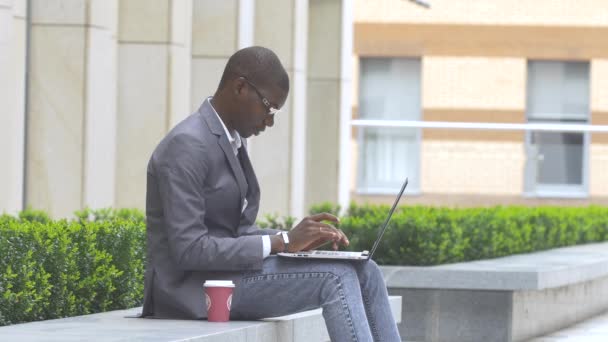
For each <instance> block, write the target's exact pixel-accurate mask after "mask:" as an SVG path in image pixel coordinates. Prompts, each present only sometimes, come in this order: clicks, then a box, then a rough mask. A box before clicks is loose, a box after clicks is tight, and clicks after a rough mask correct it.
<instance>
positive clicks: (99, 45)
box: [83, 0, 118, 208]
mask: <svg viewBox="0 0 608 342" xmlns="http://www.w3.org/2000/svg"><path fill="white" fill-rule="evenodd" d="M87 16H88V25H87V26H86V64H85V73H86V78H85V93H84V97H85V118H84V133H85V136H84V143H85V145H84V153H83V157H84V175H83V177H84V179H83V187H84V188H83V194H84V195H83V204H84V205H85V206H89V207H91V208H103V207H111V206H113V205H114V184H115V181H116V180H115V178H116V177H115V170H116V95H117V92H116V77H117V64H116V52H117V34H116V31H117V26H118V1H117V0H90V2H89V7H88V15H87Z"/></svg>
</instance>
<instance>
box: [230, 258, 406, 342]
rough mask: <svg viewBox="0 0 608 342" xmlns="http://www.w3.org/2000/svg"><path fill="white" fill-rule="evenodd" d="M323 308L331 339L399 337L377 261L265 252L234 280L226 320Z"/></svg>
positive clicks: (383, 339) (353, 339) (395, 339)
mask: <svg viewBox="0 0 608 342" xmlns="http://www.w3.org/2000/svg"><path fill="white" fill-rule="evenodd" d="M316 308H323V318H324V319H325V324H326V325H327V330H328V332H329V336H330V338H331V340H332V341H335V342H338V341H389V342H392V341H401V339H400V337H399V332H398V330H397V325H396V323H395V319H394V318H393V315H392V313H391V310H390V307H389V302H388V292H387V290H386V285H385V283H384V279H383V278H382V273H381V271H380V269H379V268H378V265H376V263H375V262H374V261H372V260H369V261H346V260H335V261H333V260H312V259H308V260H302V259H287V258H280V257H277V256H269V257H268V258H266V260H264V267H263V269H262V270H261V271H257V272H249V273H246V274H244V276H243V278H242V279H240V280H239V281H237V282H236V287H235V290H234V294H233V298H232V310H231V313H230V317H231V319H260V318H266V317H275V316H283V315H288V314H293V313H296V312H300V311H305V310H311V309H316Z"/></svg>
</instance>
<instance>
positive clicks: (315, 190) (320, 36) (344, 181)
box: [306, 0, 353, 208]
mask: <svg viewBox="0 0 608 342" xmlns="http://www.w3.org/2000/svg"><path fill="white" fill-rule="evenodd" d="M352 6H353V4H352V1H349V0H311V1H310V13H309V25H308V26H309V30H308V51H309V54H308V125H307V126H308V128H307V135H306V141H307V149H306V150H307V154H306V165H307V170H306V175H307V178H306V185H307V192H306V206H307V208H309V207H310V205H312V204H316V203H319V202H323V201H330V202H333V203H337V202H339V203H340V204H342V205H343V206H345V205H347V204H348V190H349V179H350V161H349V160H350V159H349V153H348V151H349V150H348V149H349V148H350V131H351V129H350V125H349V123H350V116H351V109H350V108H351V105H350V103H351V98H350V93H351V73H352V70H351V59H352V25H353V22H352Z"/></svg>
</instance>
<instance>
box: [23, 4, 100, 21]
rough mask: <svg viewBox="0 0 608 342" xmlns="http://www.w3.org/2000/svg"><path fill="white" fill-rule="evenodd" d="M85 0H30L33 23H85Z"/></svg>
mask: <svg viewBox="0 0 608 342" xmlns="http://www.w3.org/2000/svg"><path fill="white" fill-rule="evenodd" d="M87 2H88V1H87V0H32V22H33V23H35V24H72V25H74V24H80V25H84V24H86V20H87Z"/></svg>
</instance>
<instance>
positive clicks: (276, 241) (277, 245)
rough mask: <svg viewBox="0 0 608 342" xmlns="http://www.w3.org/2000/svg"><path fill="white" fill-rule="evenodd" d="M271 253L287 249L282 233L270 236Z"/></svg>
mask: <svg viewBox="0 0 608 342" xmlns="http://www.w3.org/2000/svg"><path fill="white" fill-rule="evenodd" d="M270 246H271V248H270V254H277V253H281V252H283V251H285V243H283V237H281V236H280V235H271V236H270Z"/></svg>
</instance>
